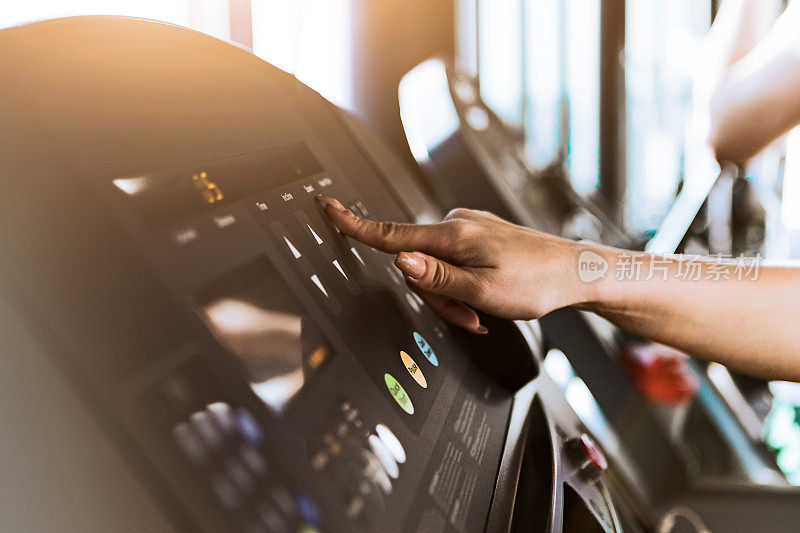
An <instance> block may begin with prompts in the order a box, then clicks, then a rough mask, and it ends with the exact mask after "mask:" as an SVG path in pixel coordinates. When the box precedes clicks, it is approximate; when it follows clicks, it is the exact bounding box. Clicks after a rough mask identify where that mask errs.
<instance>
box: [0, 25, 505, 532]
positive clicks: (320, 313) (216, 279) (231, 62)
mask: <svg viewBox="0 0 800 533" xmlns="http://www.w3.org/2000/svg"><path fill="white" fill-rule="evenodd" d="M0 40H2V43H3V46H2V47H0V50H2V51H0V64H2V74H0V76H2V78H3V84H4V87H5V89H4V94H5V97H4V103H3V104H1V105H2V108H3V112H2V113H3V116H4V117H6V118H5V119H4V121H3V124H2V125H0V140H2V143H3V145H4V147H5V149H4V150H3V154H2V156H1V157H2V165H3V168H4V172H5V174H4V177H3V183H4V187H5V188H6V194H5V195H4V196H3V199H2V201H1V202H2V206H0V207H2V212H3V214H2V216H1V218H2V223H3V225H4V228H5V229H4V232H3V234H2V238H1V240H2V247H3V250H4V254H3V259H2V266H3V271H4V274H3V279H4V280H5V281H6V283H5V284H4V285H5V291H6V292H8V293H9V294H11V295H12V297H13V298H14V299H15V301H17V302H18V303H19V305H20V308H24V309H25V313H26V316H28V317H29V318H30V319H31V320H33V321H35V322H36V323H37V324H39V325H40V326H41V328H42V331H43V332H46V336H47V337H48V338H49V339H51V341H52V346H53V350H54V352H55V353H56V354H57V355H56V357H57V358H58V359H59V361H60V362H61V363H62V364H63V365H64V366H65V367H67V368H68V371H69V372H71V373H74V374H75V376H76V379H78V380H79V381H80V382H81V383H83V384H84V385H86V386H87V389H88V390H90V391H91V392H90V394H91V396H92V398H93V400H95V401H97V402H98V404H100V405H103V406H105V408H106V409H108V411H109V413H108V414H110V415H111V416H110V417H109V418H110V419H112V422H111V425H112V426H113V427H114V428H115V429H116V430H117V432H118V433H117V434H118V435H122V436H123V437H122V439H123V440H126V441H128V442H129V443H130V445H131V447H132V448H134V451H133V452H132V455H133V456H134V457H135V458H137V459H139V460H141V461H142V462H143V463H146V464H148V465H150V466H149V467H148V468H143V470H146V471H147V472H149V474H148V475H150V476H151V477H152V478H153V481H154V483H156V484H158V485H160V486H161V487H162V488H163V489H164V490H165V491H166V493H168V494H171V495H172V496H171V498H174V503H175V504H176V505H175V507H176V508H178V509H179V510H178V511H175V514H176V515H177V517H178V519H179V520H180V521H182V523H185V524H187V525H190V524H191V525H193V526H195V527H197V526H199V527H200V528H203V529H209V530H214V529H216V530H219V529H228V530H229V529H230V528H231V527H246V528H252V530H254V531H255V530H259V529H258V528H261V529H268V530H275V531H280V530H283V529H286V530H297V529H300V528H306V529H307V530H309V531H310V530H313V529H314V528H316V529H325V530H346V529H347V530H350V529H358V528H363V529H370V530H383V531H394V530H415V529H417V528H418V527H419V528H424V529H430V528H431V527H436V528H438V529H441V530H449V529H452V530H482V529H483V528H484V527H485V525H486V521H487V517H488V514H489V506H490V503H491V499H492V494H493V491H494V486H495V479H496V476H497V471H498V467H499V463H500V456H501V453H502V450H503V444H504V441H505V435H506V430H507V424H508V420H509V416H510V412H511V404H512V393H511V392H509V391H507V390H505V389H504V388H503V387H501V386H499V385H498V384H496V383H495V382H494V381H493V380H492V379H491V378H490V377H488V376H487V375H486V374H485V373H483V372H481V371H479V370H477V368H476V367H475V366H473V365H472V363H471V362H470V355H471V352H472V351H474V349H473V348H471V347H470V345H469V343H468V342H467V341H466V340H465V339H464V338H462V337H458V338H457V337H456V336H454V335H453V334H452V333H451V331H450V330H449V329H448V327H447V326H446V325H445V324H443V323H442V322H441V321H440V320H439V319H438V318H437V317H436V316H435V315H434V314H433V313H432V312H431V311H430V310H429V309H427V307H426V306H425V305H424V303H423V302H422V300H421V299H419V297H417V296H416V295H415V294H413V293H412V292H410V291H409V289H408V288H407V287H406V285H405V283H404V282H403V279H402V277H401V276H400V275H399V273H398V272H397V271H396V269H395V268H394V267H393V265H392V258H391V257H390V256H388V255H385V254H382V253H379V252H377V251H375V250H372V249H370V248H368V247H366V246H363V245H361V244H359V243H356V242H354V241H352V240H350V239H348V238H345V237H343V236H342V235H339V234H338V233H337V232H336V230H335V228H333V227H332V226H331V225H330V224H329V222H328V221H327V219H326V217H325V216H324V214H323V212H322V209H321V207H320V206H319V205H318V203H317V202H316V201H315V196H316V195H317V194H319V193H323V192H324V193H326V194H331V195H334V196H336V197H337V198H339V199H341V200H342V201H344V202H345V203H347V204H348V205H350V206H352V208H353V209H354V210H356V211H357V212H360V213H362V214H364V215H367V214H369V215H370V216H373V217H377V218H385V219H393V220H408V217H409V215H408V213H407V211H406V210H405V208H404V206H402V204H401V203H399V202H398V201H397V198H396V197H395V195H396V193H395V192H394V191H393V190H390V189H389V188H387V185H386V183H385V181H384V179H385V177H383V176H381V175H379V172H378V171H377V170H376V167H375V165H374V164H373V163H372V162H371V161H370V160H369V157H368V156H367V155H365V154H364V153H363V152H362V150H361V149H360V148H359V145H357V143H355V142H354V141H353V140H352V138H351V137H350V134H349V132H348V130H347V129H346V128H345V127H344V125H343V122H342V121H341V119H340V117H339V116H338V111H337V110H336V109H335V108H333V107H332V106H330V105H329V104H327V102H325V101H324V100H323V99H322V98H320V97H319V96H318V95H317V94H316V93H313V92H312V91H310V90H309V89H308V88H306V87H303V86H301V85H300V84H299V83H297V82H296V81H295V80H294V78H292V77H291V76H289V75H287V74H285V73H282V72H280V71H278V70H277V69H275V68H272V67H270V66H268V65H266V64H264V63H263V62H261V61H259V60H258V59H256V58H255V57H253V56H251V55H249V54H247V53H245V52H243V51H241V50H238V49H236V48H234V47H233V46H230V45H226V44H223V43H220V42H219V41H216V40H214V39H211V38H209V37H206V36H203V35H201V34H197V33H194V32H190V31H188V30H183V29H178V28H175V27H171V26H168V25H162V24H155V23H148V22H143V21H134V20H124V19H108V18H88V19H67V20H61V21H52V22H44V23H39V24H34V25H32V26H28V27H21V28H13V29H10V30H7V31H4V32H3V33H2V34H0ZM32 206H35V207H33V208H32ZM43 335H45V333H43Z"/></svg>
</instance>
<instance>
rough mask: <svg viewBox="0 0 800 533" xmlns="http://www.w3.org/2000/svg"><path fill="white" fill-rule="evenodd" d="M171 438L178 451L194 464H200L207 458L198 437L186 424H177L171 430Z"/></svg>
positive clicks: (189, 425)
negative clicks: (178, 448) (173, 439)
mask: <svg viewBox="0 0 800 533" xmlns="http://www.w3.org/2000/svg"><path fill="white" fill-rule="evenodd" d="M172 436H173V437H174V438H175V442H176V443H177V444H178V446H179V447H180V449H181V450H182V451H183V453H184V454H186V457H188V458H189V460H190V461H192V462H193V463H195V464H200V463H202V462H204V461H205V460H206V459H207V458H208V454H207V453H206V449H205V447H204V446H203V442H202V440H201V439H200V435H198V434H197V432H196V431H195V430H194V428H193V427H192V426H191V424H189V423H188V422H179V423H178V424H176V425H175V427H174V428H172Z"/></svg>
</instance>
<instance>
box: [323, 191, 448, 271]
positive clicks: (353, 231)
mask: <svg viewBox="0 0 800 533" xmlns="http://www.w3.org/2000/svg"><path fill="white" fill-rule="evenodd" d="M317 199H318V200H319V201H320V202H321V203H322V204H323V206H324V207H325V212H326V213H327V215H328V217H329V218H330V219H331V221H332V222H333V223H334V224H335V225H336V227H337V228H338V229H339V231H341V232H342V233H343V234H345V235H347V236H348V237H352V238H354V239H356V240H358V241H361V242H363V243H364V244H366V245H368V246H372V247H373V248H377V249H378V250H381V251H383V252H387V253H398V252H402V251H406V250H416V251H420V252H425V253H428V254H431V255H436V256H439V257H447V256H449V255H450V253H449V252H450V251H451V250H450V248H451V247H452V242H451V241H452V239H449V238H448V235H449V234H450V233H451V231H450V230H451V226H452V224H451V223H450V222H447V221H446V222H440V223H438V224H402V223H399V222H373V221H371V220H366V219H363V218H359V217H357V216H356V215H355V214H354V213H353V212H352V211H350V210H349V209H347V208H345V207H344V206H343V205H342V204H341V202H339V201H338V200H336V199H335V198H331V197H330V196H323V195H320V196H318V197H317Z"/></svg>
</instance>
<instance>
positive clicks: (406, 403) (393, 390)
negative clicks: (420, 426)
mask: <svg viewBox="0 0 800 533" xmlns="http://www.w3.org/2000/svg"><path fill="white" fill-rule="evenodd" d="M383 380H384V381H385V382H386V388H388V389H389V393H390V394H391V395H392V398H394V401H396V402H397V405H399V406H400V408H401V409H402V410H403V411H405V412H406V413H408V414H410V415H413V414H414V404H412V403H411V398H409V397H408V394H406V391H405V389H404V388H403V386H402V385H400V384H399V383H398V382H397V380H396V379H394V376H392V375H391V374H384V375H383Z"/></svg>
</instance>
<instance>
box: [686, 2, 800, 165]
mask: <svg viewBox="0 0 800 533" xmlns="http://www.w3.org/2000/svg"><path fill="white" fill-rule="evenodd" d="M784 5H785V2H784V1H782V0H725V1H724V2H723V3H722V5H721V6H720V9H719V12H718V13H717V17H716V19H715V21H714V24H713V25H712V27H711V30H710V32H709V35H708V38H707V40H706V44H705V47H704V50H703V52H702V57H701V60H700V63H699V68H698V70H697V75H696V78H695V85H694V93H695V94H694V99H695V107H694V112H695V117H694V120H696V121H698V122H699V123H700V124H701V126H700V128H701V129H703V130H705V133H706V135H707V140H708V142H709V144H710V146H711V148H712V149H713V150H714V153H715V155H716V158H717V160H719V161H720V162H730V163H734V164H737V165H739V166H741V167H743V166H744V165H746V163H747V162H748V161H749V160H750V159H751V158H753V156H755V155H757V154H758V153H760V152H761V151H762V150H763V149H764V148H766V147H767V146H768V145H769V144H771V143H772V142H773V141H775V140H776V139H779V138H781V137H782V136H783V135H785V134H786V133H787V132H789V131H790V130H791V129H792V128H793V127H795V126H797V125H798V124H800V1H799V0H793V1H792V2H791V3H790V4H789V5H788V7H786V9H785V10H783V8H784ZM781 11H783V12H781Z"/></svg>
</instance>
